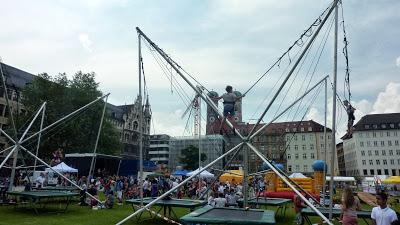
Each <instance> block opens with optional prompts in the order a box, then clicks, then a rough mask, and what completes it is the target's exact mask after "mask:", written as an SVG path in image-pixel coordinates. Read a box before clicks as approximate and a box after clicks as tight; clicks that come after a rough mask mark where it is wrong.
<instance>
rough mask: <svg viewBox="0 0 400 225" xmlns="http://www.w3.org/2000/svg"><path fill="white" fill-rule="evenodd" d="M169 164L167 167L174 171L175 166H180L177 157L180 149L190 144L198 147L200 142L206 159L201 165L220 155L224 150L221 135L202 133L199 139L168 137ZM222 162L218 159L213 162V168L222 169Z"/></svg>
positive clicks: (180, 151) (179, 155) (193, 137)
mask: <svg viewBox="0 0 400 225" xmlns="http://www.w3.org/2000/svg"><path fill="white" fill-rule="evenodd" d="M169 143H170V151H169V164H168V167H169V168H170V170H171V171H174V170H175V169H176V167H177V166H181V164H180V162H179V157H181V156H182V151H183V150H184V149H185V148H187V147H189V146H190V145H192V146H195V147H199V143H201V152H202V153H204V154H206V156H207V159H206V160H205V161H204V162H202V163H201V165H202V166H205V165H207V164H209V163H210V162H212V161H214V160H215V159H216V158H218V157H219V156H221V155H222V154H223V153H224V151H225V141H224V138H223V137H222V135H203V136H201V140H200V141H199V138H198V137H195V136H182V137H173V138H171V139H170V142H169ZM223 164H224V162H223V161H222V160H220V161H219V162H217V163H216V164H214V166H213V168H216V169H222V167H223Z"/></svg>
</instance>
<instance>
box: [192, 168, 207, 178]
mask: <svg viewBox="0 0 400 225" xmlns="http://www.w3.org/2000/svg"><path fill="white" fill-rule="evenodd" d="M197 172H199V169H197V170H195V171H192V172H190V173H187V174H186V176H189V177H190V176H192V175H193V174H195V173H197ZM200 177H201V178H212V177H214V174H212V173H210V172H208V171H207V170H204V171H203V172H201V173H200Z"/></svg>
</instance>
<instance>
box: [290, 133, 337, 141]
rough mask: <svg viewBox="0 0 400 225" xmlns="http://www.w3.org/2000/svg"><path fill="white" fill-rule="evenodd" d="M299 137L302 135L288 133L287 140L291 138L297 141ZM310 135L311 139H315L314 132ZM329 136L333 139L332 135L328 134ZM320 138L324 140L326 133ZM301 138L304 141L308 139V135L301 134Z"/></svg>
mask: <svg viewBox="0 0 400 225" xmlns="http://www.w3.org/2000/svg"><path fill="white" fill-rule="evenodd" d="M298 137H300V135H299V136H298V135H297V134H295V135H287V136H286V141H291V140H294V141H297V140H298ZM309 137H310V140H314V135H313V134H310V135H309ZM327 137H328V138H327V139H331V135H327ZM320 139H321V140H324V135H321V136H320ZM299 140H300V138H299ZM301 140H302V141H305V140H306V135H305V134H302V135H301Z"/></svg>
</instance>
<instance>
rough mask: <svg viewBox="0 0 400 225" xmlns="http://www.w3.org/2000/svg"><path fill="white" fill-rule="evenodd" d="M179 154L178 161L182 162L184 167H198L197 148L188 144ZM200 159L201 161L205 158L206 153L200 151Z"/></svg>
mask: <svg viewBox="0 0 400 225" xmlns="http://www.w3.org/2000/svg"><path fill="white" fill-rule="evenodd" d="M181 155H182V156H181V157H179V162H180V163H182V165H183V168H184V169H187V170H195V169H197V168H199V148H197V147H195V146H193V145H189V147H187V148H185V149H182V150H181ZM200 160H201V161H202V162H204V161H205V160H207V155H206V154H204V153H201V156H200Z"/></svg>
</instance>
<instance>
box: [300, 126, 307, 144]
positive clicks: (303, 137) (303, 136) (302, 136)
mask: <svg viewBox="0 0 400 225" xmlns="http://www.w3.org/2000/svg"><path fill="white" fill-rule="evenodd" d="M303 129H304V128H303ZM301 140H303V141H305V140H306V135H304V134H303V135H301Z"/></svg>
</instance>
